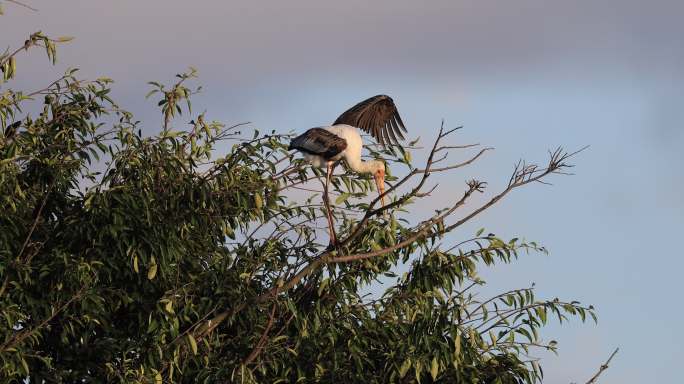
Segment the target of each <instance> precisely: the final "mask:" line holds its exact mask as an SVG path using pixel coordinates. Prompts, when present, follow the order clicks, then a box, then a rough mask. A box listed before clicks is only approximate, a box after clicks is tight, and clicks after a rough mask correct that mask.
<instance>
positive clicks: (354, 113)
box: [333, 95, 406, 146]
mask: <svg viewBox="0 0 684 384" xmlns="http://www.w3.org/2000/svg"><path fill="white" fill-rule="evenodd" d="M333 124H347V125H351V126H353V127H357V128H361V129H362V130H364V131H366V132H367V133H370V134H371V136H373V137H374V138H375V140H377V142H378V143H380V145H382V146H385V145H392V144H399V139H401V140H403V139H404V135H403V134H402V131H403V132H406V127H404V123H403V122H402V121H401V117H399V111H397V107H396V106H395V105H394V101H393V100H392V98H391V97H389V96H387V95H377V96H373V97H371V98H369V99H366V100H364V101H362V102H360V103H358V104H356V105H355V106H353V107H351V108H349V109H348V110H347V111H346V112H344V113H343V114H341V115H340V117H338V118H337V120H335V123H333Z"/></svg>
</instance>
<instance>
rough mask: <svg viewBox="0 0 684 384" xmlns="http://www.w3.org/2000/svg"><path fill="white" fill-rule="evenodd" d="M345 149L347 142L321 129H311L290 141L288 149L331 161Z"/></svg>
mask: <svg viewBox="0 0 684 384" xmlns="http://www.w3.org/2000/svg"><path fill="white" fill-rule="evenodd" d="M346 148H347V140H345V139H343V138H341V137H339V136H337V135H335V134H334V133H331V132H328V131H326V130H325V129H323V128H311V129H309V130H308V131H306V132H304V133H302V134H301V135H299V136H297V137H295V138H294V139H292V141H290V146H289V147H288V149H296V150H298V151H302V152H305V153H308V154H311V155H318V156H321V157H323V158H325V159H331V158H333V157H335V156H336V155H337V154H339V153H340V152H342V151H344V150H345V149H346Z"/></svg>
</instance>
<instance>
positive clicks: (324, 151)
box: [289, 95, 406, 245]
mask: <svg viewBox="0 0 684 384" xmlns="http://www.w3.org/2000/svg"><path fill="white" fill-rule="evenodd" d="M357 128H360V129H361V130H363V131H365V132H366V133H369V134H370V135H371V136H373V138H375V140H376V141H377V142H378V143H379V144H380V145H382V146H388V145H394V144H399V139H402V140H403V139H404V135H403V134H402V131H403V132H406V127H404V123H403V122H402V121H401V117H399V111H397V107H396V106H395V105H394V101H392V98H391V97H389V96H387V95H377V96H373V97H371V98H369V99H366V100H364V101H362V102H360V103H358V104H356V105H355V106H353V107H351V108H350V109H348V110H347V111H346V112H344V113H343V114H341V115H340V117H338V118H337V120H335V122H334V123H333V125H331V126H328V127H317V128H311V129H309V130H308V131H306V132H304V133H303V134H301V135H299V136H297V137H295V138H294V139H292V141H291V142H290V146H289V149H296V150H298V151H300V152H302V153H303V154H304V157H305V158H306V159H307V160H308V161H309V162H310V163H311V164H313V165H314V166H317V167H323V166H326V167H327V172H326V178H325V186H324V191H323V194H324V196H323V202H324V204H325V208H326V211H327V216H328V230H329V232H330V242H331V244H333V245H336V244H337V236H336V235H335V230H334V223H333V218H332V215H331V213H330V202H329V199H328V187H329V185H330V178H331V177H332V173H333V169H334V168H335V164H336V163H337V162H338V161H340V160H342V159H344V160H345V162H346V163H347V165H348V166H349V168H351V169H352V170H353V171H355V172H357V173H370V174H372V175H373V177H374V178H375V184H376V186H377V190H378V193H379V194H380V196H381V200H382V205H383V206H384V205H385V197H384V196H382V195H383V193H384V192H385V163H384V162H382V161H378V160H370V161H363V160H361V149H362V147H363V142H362V141H361V136H360V135H359V133H358V130H357Z"/></svg>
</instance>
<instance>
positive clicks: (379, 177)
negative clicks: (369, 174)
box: [373, 170, 385, 207]
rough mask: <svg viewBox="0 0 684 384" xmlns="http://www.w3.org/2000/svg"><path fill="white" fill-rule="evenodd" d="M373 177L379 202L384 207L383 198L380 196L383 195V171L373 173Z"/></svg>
mask: <svg viewBox="0 0 684 384" xmlns="http://www.w3.org/2000/svg"><path fill="white" fill-rule="evenodd" d="M373 177H374V178H375V186H376V187H377V189H378V194H380V196H381V198H380V201H381V202H382V206H383V207H384V206H385V196H382V195H383V194H384V193H385V171H384V170H380V171H378V172H375V173H374V174H373Z"/></svg>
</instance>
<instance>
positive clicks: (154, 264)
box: [147, 256, 157, 280]
mask: <svg viewBox="0 0 684 384" xmlns="http://www.w3.org/2000/svg"><path fill="white" fill-rule="evenodd" d="M155 276H157V260H156V259H155V258H154V256H152V262H151V263H150V268H149V269H148V270H147V278H148V279H149V280H153V279H154V277H155Z"/></svg>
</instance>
